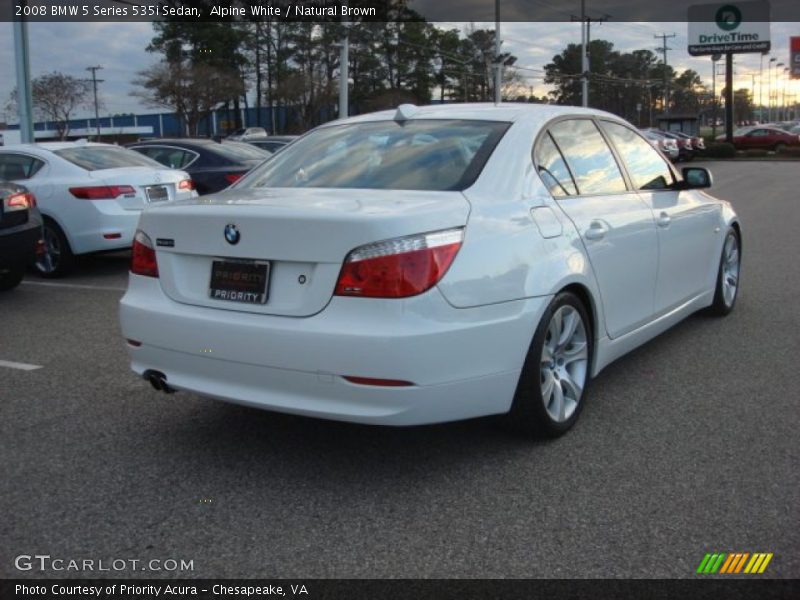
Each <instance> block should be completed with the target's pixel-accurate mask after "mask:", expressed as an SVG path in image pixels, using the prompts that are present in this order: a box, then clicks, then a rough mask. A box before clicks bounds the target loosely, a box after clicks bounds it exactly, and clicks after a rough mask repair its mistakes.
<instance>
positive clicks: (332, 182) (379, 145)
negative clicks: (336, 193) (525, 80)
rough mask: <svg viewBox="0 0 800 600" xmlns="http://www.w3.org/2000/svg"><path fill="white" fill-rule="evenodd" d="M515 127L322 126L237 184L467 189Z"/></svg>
mask: <svg viewBox="0 0 800 600" xmlns="http://www.w3.org/2000/svg"><path fill="white" fill-rule="evenodd" d="M509 126H510V123H501V122H497V121H462V120H422V119H420V120H412V121H404V122H397V121H377V122H366V123H352V124H347V125H335V126H329V127H323V128H320V129H317V130H315V131H312V132H311V133H309V134H308V135H306V136H303V137H302V138H300V139H299V140H297V141H296V142H293V143H292V144H290V145H288V146H286V148H284V149H283V150H281V151H280V152H279V153H277V154H275V155H274V157H273V158H272V159H271V160H269V161H268V162H266V163H264V164H263V165H261V166H260V167H258V168H257V169H254V170H253V172H251V173H250V174H249V175H248V176H246V177H245V178H244V179H242V181H241V182H240V183H237V184H236V186H235V187H237V188H258V187H290V188H294V187H319V188H363V189H395V190H430V191H447V190H463V189H466V188H467V187H469V186H470V185H472V183H473V182H474V181H475V179H477V177H478V175H479V174H480V172H481V170H482V169H483V166H484V165H485V164H486V161H487V160H488V159H489V156H490V155H491V153H492V151H493V150H494V148H495V146H496V145H497V143H498V142H499V141H500V138H502V136H503V134H504V133H505V132H506V130H507V129H508V128H509Z"/></svg>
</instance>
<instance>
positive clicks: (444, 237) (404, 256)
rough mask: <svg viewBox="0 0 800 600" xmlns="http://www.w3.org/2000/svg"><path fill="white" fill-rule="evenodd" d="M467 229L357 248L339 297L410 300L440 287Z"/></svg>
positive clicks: (344, 269)
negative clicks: (408, 298)
mask: <svg viewBox="0 0 800 600" xmlns="http://www.w3.org/2000/svg"><path fill="white" fill-rule="evenodd" d="M463 239H464V230H463V228H459V229H447V230H445V231H435V232H433V233H423V234H420V235H413V236H408V237H401V238H396V239H393V240H387V241H384V242H376V243H374V244H367V245H366V246H361V247H360V248H356V249H355V250H353V251H352V252H350V254H348V255H347V258H346V259H345V261H344V265H343V266H342V271H341V273H339V280H338V281H337V282H336V291H335V294H336V295H337V296H358V297H362V298H407V297H409V296H416V295H417V294H421V293H422V292H425V291H426V290H429V289H430V288H432V287H433V286H434V285H436V284H437V283H438V282H439V280H441V278H442V277H444V274H445V273H446V272H447V269H449V268H450V265H451V264H452V263H453V259H454V258H455V257H456V254H457V253H458V250H459V248H461V243H462V242H463Z"/></svg>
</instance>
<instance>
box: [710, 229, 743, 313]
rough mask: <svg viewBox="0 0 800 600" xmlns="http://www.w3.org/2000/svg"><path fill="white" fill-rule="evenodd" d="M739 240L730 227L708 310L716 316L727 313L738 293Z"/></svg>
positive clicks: (740, 264)
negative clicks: (712, 298)
mask: <svg viewBox="0 0 800 600" xmlns="http://www.w3.org/2000/svg"><path fill="white" fill-rule="evenodd" d="M740 242H741V240H740V239H739V234H738V233H737V232H736V230H735V229H734V228H733V227H731V228H729V229H728V233H727V235H726V236H725V243H724V244H723V246H722V256H721V257H720V261H719V271H718V272H717V287H716V290H715V292H714V303H713V304H712V305H711V306H710V307H709V312H710V313H711V314H714V315H718V316H721V317H723V316H725V315H727V314H729V313H730V312H731V311H732V310H733V307H734V305H735V304H736V298H737V297H738V295H739V273H740V271H741V266H742V253H741V243H740Z"/></svg>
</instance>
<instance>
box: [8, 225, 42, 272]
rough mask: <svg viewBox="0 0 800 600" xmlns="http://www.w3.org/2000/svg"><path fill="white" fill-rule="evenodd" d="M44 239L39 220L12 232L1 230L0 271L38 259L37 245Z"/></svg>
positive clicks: (16, 228)
mask: <svg viewBox="0 0 800 600" xmlns="http://www.w3.org/2000/svg"><path fill="white" fill-rule="evenodd" d="M40 239H42V222H41V221H40V220H39V219H38V218H37V219H35V220H31V221H29V222H28V223H26V224H25V225H23V226H20V227H15V228H13V229H12V230H3V229H0V269H8V268H12V267H20V266H24V265H27V264H29V263H31V262H32V261H33V259H34V258H35V257H36V243H37V242H38V241H39V240H40Z"/></svg>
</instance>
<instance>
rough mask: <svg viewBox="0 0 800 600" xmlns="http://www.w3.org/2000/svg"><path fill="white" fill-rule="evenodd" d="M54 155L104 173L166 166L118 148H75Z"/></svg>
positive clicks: (131, 151) (81, 166) (56, 151)
mask: <svg viewBox="0 0 800 600" xmlns="http://www.w3.org/2000/svg"><path fill="white" fill-rule="evenodd" d="M53 154H55V155H56V156H60V157H61V158H63V159H64V160H66V161H69V162H71V163H72V164H73V165H77V166H79V167H80V168H82V169H86V170H87V171H102V170H103V169H119V168H123V167H151V168H156V169H163V168H164V166H163V165H162V164H160V163H157V162H156V161H154V160H152V159H149V158H147V157H146V156H143V155H141V154H139V153H138V152H134V151H133V150H128V149H126V148H117V147H116V146H75V147H73V148H64V149H62V150H54V151H53Z"/></svg>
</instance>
